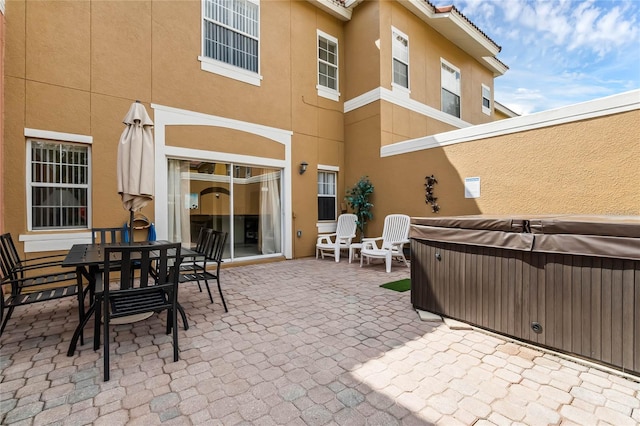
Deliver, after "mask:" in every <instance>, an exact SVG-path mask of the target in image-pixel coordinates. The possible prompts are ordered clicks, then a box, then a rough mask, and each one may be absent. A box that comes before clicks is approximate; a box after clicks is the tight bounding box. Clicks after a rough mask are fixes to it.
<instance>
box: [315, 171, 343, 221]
mask: <svg viewBox="0 0 640 426" xmlns="http://www.w3.org/2000/svg"><path fill="white" fill-rule="evenodd" d="M320 173H328V174H332V175H333V176H334V181H333V192H334V194H333V195H332V194H320V191H318V198H320V197H323V198H334V199H335V203H334V212H333V219H322V220H321V219H320V218H319V217H318V223H335V222H336V221H337V220H338V168H337V167H332V166H322V165H318V173H317V176H316V178H319V177H320ZM318 180H319V179H318ZM318 183H319V182H318Z"/></svg>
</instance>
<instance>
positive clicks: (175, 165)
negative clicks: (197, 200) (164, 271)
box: [167, 160, 191, 247]
mask: <svg viewBox="0 0 640 426" xmlns="http://www.w3.org/2000/svg"><path fill="white" fill-rule="evenodd" d="M188 176H189V162H188V161H180V160H169V182H168V185H167V187H168V192H169V193H168V197H167V198H168V200H169V205H168V206H167V207H168V210H169V241H173V242H182V245H183V246H185V247H190V246H191V233H190V232H189V229H190V224H189V210H187V208H186V205H185V202H184V200H185V197H187V196H189V179H188Z"/></svg>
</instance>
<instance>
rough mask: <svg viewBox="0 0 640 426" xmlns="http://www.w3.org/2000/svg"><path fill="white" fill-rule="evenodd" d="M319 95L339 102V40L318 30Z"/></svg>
mask: <svg viewBox="0 0 640 426" xmlns="http://www.w3.org/2000/svg"><path fill="white" fill-rule="evenodd" d="M317 89H318V95H319V96H322V97H325V98H329V99H333V100H334V101H337V100H338V99H339V97H340V93H339V92H338V39H337V38H335V37H332V36H330V35H329V34H325V33H323V32H322V31H320V30H318V86H317Z"/></svg>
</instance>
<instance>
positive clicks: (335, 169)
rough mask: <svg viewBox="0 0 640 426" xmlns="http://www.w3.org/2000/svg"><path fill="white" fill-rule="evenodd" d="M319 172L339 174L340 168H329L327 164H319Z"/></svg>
mask: <svg viewBox="0 0 640 426" xmlns="http://www.w3.org/2000/svg"><path fill="white" fill-rule="evenodd" d="M318 170H327V171H330V172H339V171H340V167H338V166H328V165H326V164H318Z"/></svg>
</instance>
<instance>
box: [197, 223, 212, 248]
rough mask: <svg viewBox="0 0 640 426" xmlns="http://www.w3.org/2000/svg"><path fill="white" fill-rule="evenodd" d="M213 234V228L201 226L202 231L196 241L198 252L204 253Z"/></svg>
mask: <svg viewBox="0 0 640 426" xmlns="http://www.w3.org/2000/svg"><path fill="white" fill-rule="evenodd" d="M212 234H213V229H211V228H206V227H204V226H203V227H202V228H200V233H199V234H198V240H197V241H196V248H195V251H197V252H198V253H203V254H204V253H205V251H206V249H207V244H208V242H209V240H210V239H211V236H212Z"/></svg>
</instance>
